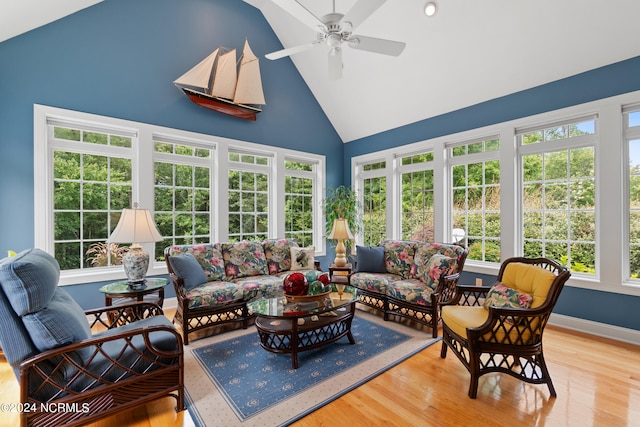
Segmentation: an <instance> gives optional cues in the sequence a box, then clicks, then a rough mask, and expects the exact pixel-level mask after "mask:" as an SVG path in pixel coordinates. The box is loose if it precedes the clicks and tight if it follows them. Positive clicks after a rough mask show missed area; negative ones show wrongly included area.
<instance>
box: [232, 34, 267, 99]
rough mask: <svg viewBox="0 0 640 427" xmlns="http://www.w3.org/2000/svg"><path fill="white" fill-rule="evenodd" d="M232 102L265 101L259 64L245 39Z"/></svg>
mask: <svg viewBox="0 0 640 427" xmlns="http://www.w3.org/2000/svg"><path fill="white" fill-rule="evenodd" d="M233 102H237V103H240V104H264V103H265V101H264V93H263V92H262V83H261V78H260V65H259V63H258V58H257V57H256V56H255V55H254V54H253V51H252V50H251V48H250V47H249V42H248V41H247V40H245V41H244V48H243V49H242V59H241V60H240V71H239V72H238V85H237V86H236V92H235V96H234V97H233Z"/></svg>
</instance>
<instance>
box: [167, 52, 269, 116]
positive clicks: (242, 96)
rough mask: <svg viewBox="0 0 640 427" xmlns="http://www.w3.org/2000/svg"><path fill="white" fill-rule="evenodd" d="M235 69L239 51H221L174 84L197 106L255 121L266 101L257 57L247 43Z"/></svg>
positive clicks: (201, 62) (211, 55)
mask: <svg viewBox="0 0 640 427" xmlns="http://www.w3.org/2000/svg"><path fill="white" fill-rule="evenodd" d="M236 66H237V64H236V50H235V49H231V50H229V51H226V52H223V49H222V48H218V49H216V50H214V51H213V52H212V53H211V54H210V55H209V56H207V57H206V58H205V59H203V60H202V61H200V62H199V63H198V64H197V65H196V66H195V67H193V68H192V69H190V70H189V71H187V72H186V73H184V74H183V75H182V76H180V77H178V78H177V79H176V80H175V81H174V82H173V83H174V84H175V85H176V86H178V87H179V88H180V89H182V91H183V92H184V93H185V95H187V96H188V97H189V99H190V100H191V101H192V102H194V103H195V104H198V105H200V106H202V107H205V108H209V109H211V110H215V111H218V112H221V113H224V114H229V115H231V116H234V117H239V118H243V119H247V120H255V119H256V113H258V112H260V109H259V108H257V107H256V106H255V105H263V104H265V100H264V93H263V91H262V81H261V76H260V66H259V64H258V58H257V57H256V56H255V55H254V54H253V52H252V51H251V48H250V47H249V42H248V41H246V40H245V42H244V47H243V49H242V57H241V59H240V68H239V69H238V70H236ZM187 86H188V87H187ZM193 88H199V89H201V90H194V89H193ZM248 104H251V105H248Z"/></svg>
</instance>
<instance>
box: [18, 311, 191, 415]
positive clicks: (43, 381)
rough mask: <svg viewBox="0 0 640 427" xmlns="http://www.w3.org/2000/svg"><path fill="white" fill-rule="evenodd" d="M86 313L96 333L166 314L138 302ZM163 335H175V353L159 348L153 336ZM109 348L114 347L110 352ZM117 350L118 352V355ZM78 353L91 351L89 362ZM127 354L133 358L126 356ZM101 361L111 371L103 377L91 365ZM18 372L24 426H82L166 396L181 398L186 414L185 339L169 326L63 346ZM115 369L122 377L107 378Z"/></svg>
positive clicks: (179, 402) (27, 362) (29, 361)
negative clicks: (139, 342)
mask: <svg viewBox="0 0 640 427" xmlns="http://www.w3.org/2000/svg"><path fill="white" fill-rule="evenodd" d="M85 314H86V315H87V317H88V318H89V319H90V326H91V328H92V330H94V328H96V327H99V328H100V329H105V328H106V329H113V328H115V327H118V326H123V325H127V324H132V323H134V322H136V321H138V320H142V319H145V318H148V317H151V316H162V315H163V312H162V309H161V308H160V307H159V306H158V305H156V304H152V303H146V302H136V303H131V304H126V305H119V306H112V307H103V308H99V309H94V310H89V311H86V312H85ZM158 332H162V333H169V334H172V335H174V336H175V339H176V342H177V343H178V345H177V347H176V349H175V350H173V351H167V350H163V349H160V348H157V347H155V346H154V345H153V343H152V340H151V339H150V337H149V335H150V334H154V333H158ZM138 336H140V337H142V340H143V342H144V344H145V347H144V349H142V350H141V349H140V348H139V346H137V347H138V348H136V346H134V345H133V340H134V338H136V337H138ZM107 345H110V348H109V351H108V352H107V351H106V350H105V346H107ZM114 345H117V346H118V347H117V348H119V351H116V352H114V351H113V350H114V348H113V346H114ZM79 350H84V351H87V350H89V351H90V352H91V353H90V354H91V355H90V357H88V358H86V360H88V361H87V362H86V363H82V362H80V361H79V358H78V356H77V352H78V351H79ZM127 354H128V355H129V356H130V355H131V354H133V355H134V357H123V356H124V355H127ZM98 359H101V360H104V362H103V363H102V365H103V366H105V367H106V368H105V369H103V370H102V371H101V372H96V369H92V363H93V362H94V361H95V360H98ZM141 364H144V365H145V366H147V367H146V368H145V369H144V370H143V371H142V372H140V369H139V368H138V367H139V366H140V365H141ZM68 369H73V370H74V374H73V375H72V376H71V377H70V378H67V379H63V377H64V376H63V375H61V372H63V371H65V370H68ZM19 370H20V379H19V382H20V402H21V405H22V406H21V407H22V408H25V409H26V410H24V411H22V412H21V414H20V424H21V426H39V427H49V426H51V427H57V426H61V425H65V426H78V425H83V424H86V423H89V422H93V421H95V420H98V419H100V418H104V417H106V416H109V415H112V414H114V413H116V412H120V411H124V410H127V409H131V408H134V407H136V406H140V405H143V404H145V403H147V402H150V401H152V400H155V399H158V398H160V397H164V396H173V397H174V398H175V399H176V403H177V405H176V411H181V410H184V409H185V404H184V358H183V346H182V338H181V337H180V334H178V332H177V331H176V330H175V329H174V328H172V327H169V326H161V325H154V326H145V327H140V328H134V327H132V328H125V330H123V331H122V332H118V333H116V334H111V335H101V336H96V337H93V338H89V339H86V340H83V341H80V342H76V343H72V344H69V345H65V346H62V347H58V348H55V349H52V350H49V351H46V352H43V353H40V354H37V355H35V356H32V357H30V358H28V359H26V360H24V361H23V362H22V363H21V364H20V367H19ZM114 370H117V371H118V372H120V373H121V374H120V375H118V376H117V378H111V377H108V375H110V373H111V372H113V371H114ZM80 380H82V381H83V382H85V383H87V385H86V386H83V387H82V388H81V389H78V387H77V385H76V383H77V382H78V381H80ZM34 385H35V386H34ZM41 396H47V397H46V398H43V397H41ZM61 408H62V409H61Z"/></svg>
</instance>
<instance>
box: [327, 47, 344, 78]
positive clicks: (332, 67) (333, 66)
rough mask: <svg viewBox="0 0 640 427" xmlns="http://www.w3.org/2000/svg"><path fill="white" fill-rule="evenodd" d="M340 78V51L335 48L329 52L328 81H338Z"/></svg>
mask: <svg viewBox="0 0 640 427" xmlns="http://www.w3.org/2000/svg"><path fill="white" fill-rule="evenodd" d="M340 78H342V49H340V48H339V47H336V48H333V49H331V51H330V52H329V79H330V80H339V79H340Z"/></svg>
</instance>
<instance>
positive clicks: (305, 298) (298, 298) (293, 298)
mask: <svg viewBox="0 0 640 427" xmlns="http://www.w3.org/2000/svg"><path fill="white" fill-rule="evenodd" d="M330 293H331V291H327V292H323V293H321V294H314V295H287V294H285V295H284V296H285V297H287V302H298V303H305V302H322V301H324V300H325V299H327V298H329V294H330Z"/></svg>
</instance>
